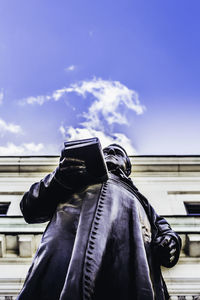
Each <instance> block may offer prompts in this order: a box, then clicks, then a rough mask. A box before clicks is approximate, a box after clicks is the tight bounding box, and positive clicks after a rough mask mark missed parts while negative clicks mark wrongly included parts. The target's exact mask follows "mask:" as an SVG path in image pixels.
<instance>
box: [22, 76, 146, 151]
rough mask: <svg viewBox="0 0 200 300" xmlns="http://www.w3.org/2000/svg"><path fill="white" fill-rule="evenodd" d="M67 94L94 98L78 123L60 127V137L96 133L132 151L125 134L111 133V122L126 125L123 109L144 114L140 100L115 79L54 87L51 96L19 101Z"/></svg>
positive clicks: (39, 101) (32, 101) (54, 98)
mask: <svg viewBox="0 0 200 300" xmlns="http://www.w3.org/2000/svg"><path fill="white" fill-rule="evenodd" d="M69 93H76V94H77V95H79V96H81V97H83V98H86V97H87V96H88V95H91V96H92V97H93V99H94V100H93V102H92V104H91V105H90V106H89V107H88V109H87V110H86V111H85V112H83V114H82V117H83V118H84V121H83V122H82V123H80V124H78V127H76V128H73V127H68V128H64V127H63V126H61V127H60V132H61V133H62V135H63V136H65V137H67V138H68V139H76V138H84V137H89V136H90V137H91V136H98V137H99V138H100V139H101V140H102V141H104V142H102V143H103V144H105V143H106V142H109V143H110V142H111V143H112V142H116V143H120V144H123V145H124V146H125V147H126V148H127V149H129V153H131V154H133V153H135V150H134V148H133V147H132V146H131V141H130V140H129V139H128V138H127V137H126V135H125V134H123V133H117V132H113V129H112V128H113V126H112V125H113V124H120V125H122V124H123V125H128V119H127V112H128V111H129V112H130V111H133V112H134V113H136V114H138V115H140V114H143V113H144V110H145V107H144V105H142V104H141V103H140V100H139V96H138V93H137V92H136V91H134V90H132V89H129V88H128V87H127V86H125V85H124V84H122V83H120V82H119V81H112V80H103V79H101V78H98V79H97V78H93V79H92V80H89V81H86V80H85V81H81V82H78V83H75V84H71V85H70V86H69V87H64V88H62V89H57V90H55V91H53V92H52V94H51V95H46V96H45V95H40V96H37V97H28V98H26V99H23V101H22V103H23V104H25V103H26V104H39V105H43V104H44V103H45V102H47V101H50V100H52V101H59V100H61V99H62V98H63V97H64V96H65V95H66V94H69ZM127 151H128V150H127Z"/></svg>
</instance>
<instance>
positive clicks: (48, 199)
mask: <svg viewBox="0 0 200 300" xmlns="http://www.w3.org/2000/svg"><path fill="white" fill-rule="evenodd" d="M55 173H56V172H55V171H54V172H52V173H51V174H48V175H47V176H45V177H44V178H43V179H42V180H41V181H40V182H36V183H34V184H33V185H32V186H31V187H30V190H29V191H28V192H26V193H25V194H24V196H23V198H22V200H21V202H20V208H21V211H22V214H23V216H24V219H25V221H26V222H27V223H42V222H46V221H48V220H50V218H51V217H52V215H53V213H54V211H55V209H56V207H57V205H58V203H59V201H61V200H62V199H63V197H64V196H66V197H67V192H68V191H67V189H65V188H64V186H62V185H61V184H60V183H59V182H58V181H57V180H56V178H55Z"/></svg>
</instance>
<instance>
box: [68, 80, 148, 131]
mask: <svg viewBox="0 0 200 300" xmlns="http://www.w3.org/2000/svg"><path fill="white" fill-rule="evenodd" d="M68 92H76V93H77V94H79V95H81V96H83V97H86V95H87V94H91V95H93V96H94V99H95V100H94V101H93V103H92V105H91V106H90V107H89V110H88V112H87V113H84V117H85V119H86V122H87V125H88V126H92V127H99V126H100V125H101V120H102V117H103V118H104V120H105V121H106V122H107V123H108V124H109V125H111V124H113V123H118V124H128V120H127V118H126V113H125V112H126V109H129V110H132V111H135V113H136V114H142V113H143V112H144V110H145V107H144V106H143V105H141V103H140V101H139V96H138V94H137V92H135V91H134V90H131V89H129V88H127V87H126V86H125V85H123V84H122V83H120V82H119V81H109V80H102V79H96V78H94V79H93V80H92V81H82V82H81V83H78V84H74V85H71V87H70V88H69V89H68ZM85 124H86V123H85Z"/></svg>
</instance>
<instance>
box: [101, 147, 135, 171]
mask: <svg viewBox="0 0 200 300" xmlns="http://www.w3.org/2000/svg"><path fill="white" fill-rule="evenodd" d="M103 153H104V157H105V161H106V164H107V167H108V170H109V171H112V170H115V169H116V168H120V169H121V170H122V171H123V172H124V173H125V174H126V175H127V176H129V175H130V174H131V162H130V159H129V157H128V155H127V153H126V150H125V149H124V148H123V147H121V146H120V145H118V144H111V145H109V146H108V147H106V148H104V149H103Z"/></svg>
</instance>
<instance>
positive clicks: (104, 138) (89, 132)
mask: <svg viewBox="0 0 200 300" xmlns="http://www.w3.org/2000/svg"><path fill="white" fill-rule="evenodd" d="M60 133H61V134H62V136H63V138H64V139H66V138H67V140H79V139H83V138H85V139H87V138H91V137H98V138H99V139H100V141H101V145H102V147H106V146H108V145H109V144H112V143H117V144H120V145H122V146H123V147H124V148H125V149H126V151H127V153H128V154H131V155H133V154H136V150H135V149H134V147H133V145H132V143H131V141H130V139H129V138H128V137H127V136H126V135H125V134H123V133H116V132H115V133H112V134H106V133H105V132H104V131H101V130H97V129H94V128H91V127H77V128H74V127H72V126H70V127H66V128H64V127H63V126H61V127H60Z"/></svg>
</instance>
